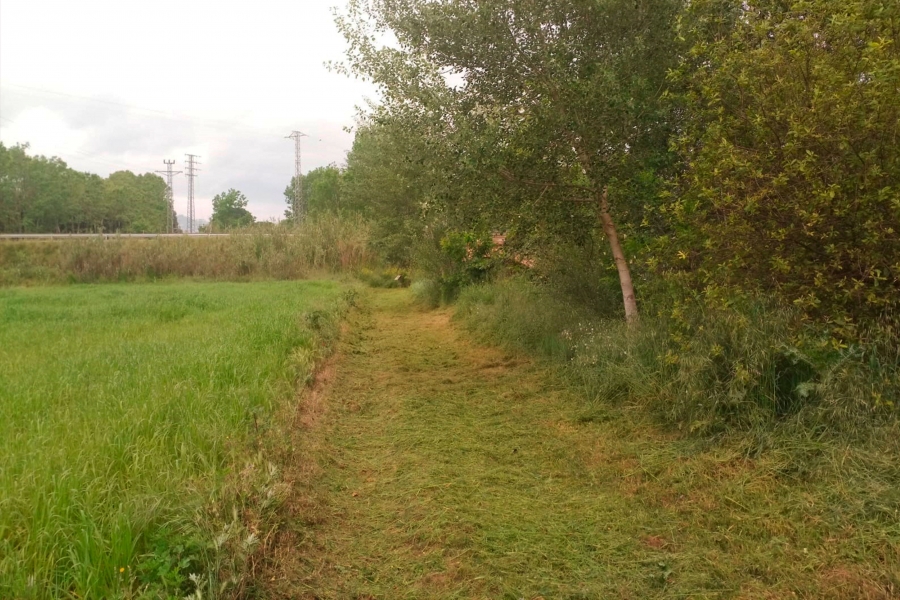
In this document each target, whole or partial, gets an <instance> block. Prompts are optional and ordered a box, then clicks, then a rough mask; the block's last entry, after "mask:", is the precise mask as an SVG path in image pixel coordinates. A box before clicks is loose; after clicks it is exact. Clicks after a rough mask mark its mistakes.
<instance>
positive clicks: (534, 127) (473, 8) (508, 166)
mask: <svg viewBox="0 0 900 600" xmlns="http://www.w3.org/2000/svg"><path fill="white" fill-rule="evenodd" d="M677 7H678V3H677V2H675V1H672V0H649V1H644V2H638V3H635V2H633V1H625V0H561V1H555V2H549V1H540V0H479V1H475V0H456V1H443V0H372V1H364V0H354V1H352V2H351V4H350V7H349V9H348V11H347V14H346V16H345V17H343V18H341V19H339V25H340V26H341V28H342V30H343V31H344V33H345V35H346V37H347V38H348V40H349V42H350V46H351V50H350V56H349V64H348V66H349V68H351V69H354V70H356V71H357V72H359V73H362V74H364V75H366V76H368V77H370V78H371V79H372V80H374V81H375V82H376V83H378V84H379V85H380V86H381V88H382V91H383V97H384V106H383V110H384V111H386V112H387V113H389V114H391V115H393V116H395V117H396V118H399V119H401V120H402V121H404V122H407V123H415V124H417V125H418V126H419V127H418V128H417V132H418V133H419V134H420V135H422V137H423V139H425V140H426V141H430V142H432V145H431V148H430V150H432V154H434V155H435V162H434V163H433V164H436V165H438V167H437V168H438V169H439V170H440V169H442V168H443V169H444V170H445V171H447V172H450V173H452V177H451V179H452V181H451V186H450V188H449V190H450V191H452V192H453V193H454V194H455V198H453V199H451V200H462V201H466V200H468V201H469V202H471V204H470V205H469V208H470V209H476V210H481V211H484V212H485V213H490V212H491V210H492V209H494V208H496V209H503V212H505V213H506V214H507V215H511V216H519V215H521V214H522V213H523V212H527V213H530V214H534V213H535V211H534V210H532V208H533V206H534V205H535V204H540V202H542V201H543V202H544V203H545V205H543V206H542V207H541V208H542V209H543V210H540V211H539V212H540V214H542V215H543V216H544V217H546V218H548V219H552V220H557V221H558V220H559V219H562V220H566V218H568V219H570V220H573V224H577V223H578V222H582V221H583V216H584V207H581V208H579V207H578V206H577V205H575V204H589V205H590V206H591V207H592V212H594V214H596V217H597V220H598V222H599V225H600V228H601V229H602V232H603V234H604V235H605V236H606V239H607V241H608V243H609V247H610V252H611V255H612V256H613V258H614V261H615V266H616V268H617V271H618V274H619V279H620V283H621V287H622V292H623V300H624V306H625V313H626V317H627V318H628V319H629V320H630V321H633V320H635V319H636V318H637V314H638V312H637V303H636V299H635V293H634V287H633V284H632V281H631V272H630V267H629V261H628V258H627V257H626V256H625V252H624V249H623V246H622V243H621V236H620V232H619V226H618V224H617V223H618V221H619V220H620V219H625V220H628V219H630V218H631V216H632V215H633V214H634V212H635V211H634V208H635V205H636V204H638V202H637V200H638V199H636V198H634V197H633V196H632V195H631V194H630V191H631V190H632V189H633V188H634V186H633V185H632V182H633V181H635V180H637V179H640V178H641V177H644V178H645V177H646V176H647V175H646V173H645V171H646V169H647V168H648V165H652V164H653V161H652V160H649V159H648V157H651V156H654V155H665V154H666V153H667V150H666V142H667V134H668V129H669V128H670V126H671V119H670V115H669V114H668V113H667V112H666V107H667V104H666V103H665V102H663V93H664V91H665V89H666V73H667V69H668V68H669V66H670V65H673V64H674V63H673V61H674V60H675V58H676V53H675V52H674V50H673V49H674V44H675V38H674V33H673V24H674V13H675V11H676V9H677ZM381 31H390V32H391V33H392V34H393V35H394V36H395V38H396V40H397V44H396V45H395V46H393V47H382V46H378V45H377V43H376V40H377V39H379V36H378V35H377V34H378V32H381ZM410 115H412V118H410ZM426 156H429V157H430V154H429V155H426ZM451 160H454V161H455V162H456V163H457V165H458V168H453V167H450V166H448V165H449V162H450V161H451ZM476 174H477V175H479V176H480V177H475V176H474V175H476ZM651 175H652V174H651ZM479 179H480V181H479ZM499 179H503V180H505V181H506V182H507V183H508V187H507V189H505V190H501V189H497V188H496V187H495V181H496V180H499ZM437 198H439V196H438V197H437ZM479 198H480V199H481V201H482V203H483V204H482V205H481V206H480V207H479V206H478V204H477V202H478V199H479ZM485 205H492V206H485ZM529 205H530V206H529Z"/></svg>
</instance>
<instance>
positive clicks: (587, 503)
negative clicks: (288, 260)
mask: <svg viewBox="0 0 900 600" xmlns="http://www.w3.org/2000/svg"><path fill="white" fill-rule="evenodd" d="M354 319H355V320H354V322H353V324H352V327H351V330H350V332H349V334H348V335H346V336H345V337H344V339H343V341H342V342H341V343H340V345H339V354H338V357H337V358H336V359H335V362H334V363H333V365H332V366H331V368H329V369H328V370H326V371H325V375H324V376H323V380H322V382H321V384H317V385H319V387H316V388H314V389H313V391H312V392H310V393H309V395H307V396H306V397H305V401H304V402H303V407H304V408H303V412H301V413H300V415H299V416H298V427H297V430H296V435H295V442H294V446H295V447H294V452H293V454H292V455H291V457H290V459H291V461H292V465H293V466H292V467H291V468H290V469H289V472H292V473H294V475H293V479H292V488H293V492H292V499H291V500H289V506H290V513H289V519H288V522H289V525H290V526H289V527H288V528H287V530H288V531H287V533H285V534H284V535H283V537H282V538H281V539H280V540H279V543H278V545H277V550H276V551H274V552H273V554H272V556H271V560H270V561H269V565H268V566H269V568H268V570H267V571H266V575H265V581H264V582H261V583H262V585H264V587H265V593H266V595H267V596H268V597H274V598H323V599H324V598H529V599H536V598H635V599H638V598H640V599H644V598H685V597H689V598H747V599H749V598H833V599H835V600H836V599H838V598H841V599H844V598H846V599H854V598H855V599H860V600H862V599H865V600H880V599H886V598H892V597H896V595H897V594H898V588H897V583H896V582H897V573H898V565H900V556H898V552H897V549H898V543H897V541H898V531H897V527H898V526H897V520H896V518H895V517H894V518H893V520H891V517H890V516H889V515H888V514H886V513H883V512H879V511H880V509H879V508H878V507H877V506H876V505H873V504H877V503H875V502H873V503H872V504H870V505H865V506H856V507H855V508H854V510H853V511H851V510H850V509H848V508H847V507H848V506H853V504H852V503H853V502H856V501H857V500H859V498H858V497H856V496H854V495H853V494H854V493H853V490H847V489H840V487H835V480H834V479H833V478H831V479H829V478H828V477H825V475H826V474H827V472H826V471H825V470H817V468H816V467H815V466H813V467H811V468H810V470H807V471H804V472H795V471H792V470H791V469H792V466H791V464H790V463H789V462H785V459H784V456H783V455H781V454H779V453H777V452H773V453H768V454H762V455H760V456H751V455H749V454H748V453H747V452H746V451H745V450H743V449H742V446H741V445H740V444H739V443H730V442H728V441H727V440H726V441H724V442H722V441H720V442H719V443H716V444H711V443H708V442H703V441H702V440H698V439H696V438H694V439H687V438H684V437H683V436H679V435H677V434H676V433H672V432H666V431H661V430H660V429H659V428H658V427H656V426H654V425H653V424H652V423H650V422H649V421H648V420H647V418H646V416H645V415H644V414H643V413H642V412H641V411H640V410H638V409H634V408H628V407H624V406H621V407H610V406H602V405H595V406H589V405H586V404H585V402H584V400H583V399H582V398H581V397H579V396H578V395H577V394H576V393H575V391H573V390H574V388H573V387H572V386H570V385H568V383H567V382H566V381H564V380H561V379H560V377H559V376H558V374H556V373H555V372H554V371H553V370H552V369H551V368H550V367H548V366H546V365H543V364H541V363H536V362H533V361H531V360H529V359H527V358H526V357H523V356H521V355H516V354H511V353H508V352H505V351H503V350H500V349H497V348H493V347H487V346H484V345H480V344H477V343H474V342H473V340H472V337H471V336H470V335H469V334H467V333H464V332H461V331H459V330H458V329H456V328H455V327H454V326H453V325H452V324H451V323H450V320H449V313H448V312H446V311H432V312H423V311H418V310H416V309H415V308H412V306H411V305H410V301H409V296H408V294H407V293H406V292H402V291H385V292H375V293H374V300H373V307H372V311H371V313H365V312H363V313H358V314H357V315H356V316H355V317H354ZM823 451H824V450H823ZM820 464H821V465H822V467H821V469H825V468H826V467H825V465H828V464H832V463H831V462H829V461H822V462H821V463H820ZM886 493H887V492H886ZM838 498H843V499H842V500H841V501H840V502H839V501H837V499H838ZM854 511H855V512H854Z"/></svg>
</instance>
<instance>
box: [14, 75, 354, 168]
mask: <svg viewBox="0 0 900 600" xmlns="http://www.w3.org/2000/svg"><path fill="white" fill-rule="evenodd" d="M3 87H12V88H18V89H19V90H27V91H29V92H36V93H40V94H51V95H54V96H62V97H65V98H71V99H73V100H80V101H83V102H94V103H98V104H106V105H108V106H118V107H120V108H127V109H129V110H134V111H141V112H146V113H152V114H153V115H156V116H159V117H163V118H166V119H172V120H175V121H182V122H185V123H191V124H194V125H196V124H199V125H201V126H205V127H211V128H215V129H221V128H223V127H224V128H230V129H235V130H244V131H246V132H252V133H260V134H264V135H277V132H276V131H275V130H274V129H263V128H259V127H253V126H250V125H244V124H242V123H234V122H229V121H216V120H210V119H198V118H196V117H190V116H187V115H179V114H177V113H171V112H166V111H162V110H156V109H153V108H145V107H142V106H136V105H134V104H127V103H124V102H115V101H112V100H102V99H100V98H90V97H87V96H79V95H76V94H69V93H66V92H57V91H54V90H48V89H44V88H36V87H30V86H25V85H19V84H15V83H4V84H3ZM14 91H15V90H14ZM316 139H317V141H319V142H322V143H323V144H326V145H328V146H330V147H331V148H333V149H335V150H340V151H341V152H347V151H348V149H346V148H342V147H339V146H337V145H335V144H333V143H332V142H327V141H325V139H324V138H322V137H319V136H316Z"/></svg>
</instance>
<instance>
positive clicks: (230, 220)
mask: <svg viewBox="0 0 900 600" xmlns="http://www.w3.org/2000/svg"><path fill="white" fill-rule="evenodd" d="M212 206H213V212H212V217H210V219H209V225H207V226H206V229H207V230H208V231H228V230H229V229H239V228H241V227H249V226H250V225H253V223H255V222H256V217H254V216H253V214H252V213H251V212H250V211H249V210H247V197H246V196H244V194H242V193H241V192H239V191H238V190H236V189H234V188H232V189H230V190H228V191H227V192H222V193H221V194H216V196H215V197H214V198H213V201H212Z"/></svg>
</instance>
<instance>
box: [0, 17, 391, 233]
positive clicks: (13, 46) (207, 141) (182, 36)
mask: <svg viewBox="0 0 900 600" xmlns="http://www.w3.org/2000/svg"><path fill="white" fill-rule="evenodd" d="M343 2H344V0H283V1H278V0H252V1H244V2H237V1H229V0H218V1H212V0H210V1H200V0H179V1H177V2H176V1H168V0H155V1H154V2H147V1H144V0H127V1H123V0H85V1H82V2H76V1H73V0H2V2H0V140H2V141H3V143H5V144H7V145H12V144H15V143H19V142H28V143H29V144H31V152H32V153H33V154H44V155H47V156H59V157H60V158H62V159H63V160H65V161H66V163H67V164H68V165H69V166H71V167H72V168H75V169H78V170H80V171H90V172H92V173H98V174H100V175H104V176H106V175H108V174H109V173H111V172H113V171H117V170H122V169H130V170H132V171H134V172H137V173H144V172H148V171H155V170H157V169H164V168H165V167H164V165H163V162H162V161H163V159H175V160H176V161H177V162H176V164H175V168H176V170H183V166H184V155H185V153H187V152H190V153H194V154H199V155H200V156H201V158H200V159H199V160H200V162H201V163H203V164H202V166H201V169H202V172H201V173H200V176H199V177H198V179H197V183H196V202H197V209H196V212H197V217H198V218H208V217H209V214H210V212H211V199H212V197H213V196H214V195H215V194H217V193H219V192H222V191H225V190H227V189H228V188H232V187H233V188H237V189H239V190H241V191H242V192H244V194H245V195H246V196H247V198H248V199H249V206H248V208H249V209H250V210H251V211H252V212H253V213H254V214H255V215H256V216H257V218H259V219H263V220H267V219H271V218H281V217H282V214H283V211H284V206H285V205H284V198H283V191H284V188H285V187H286V186H287V185H288V183H289V182H290V178H291V176H292V175H293V170H294V152H293V150H294V145H293V142H292V141H291V140H288V139H284V136H286V135H288V134H290V132H291V131H292V130H294V129H297V130H300V131H303V132H304V133H307V134H308V135H309V137H308V138H304V140H303V172H304V173H305V172H307V171H308V170H310V169H313V168H316V167H319V166H323V165H327V164H329V163H332V162H334V163H338V164H341V163H343V161H344V158H345V155H346V151H347V150H349V149H350V146H351V144H352V141H353V135H352V134H351V133H347V132H345V131H344V130H343V128H344V127H350V126H352V125H353V117H354V114H355V106H357V105H362V104H364V101H365V98H374V97H375V96H376V93H375V90H374V88H373V87H372V86H371V85H369V84H367V83H364V82H361V81H357V80H354V79H349V78H347V77H346V76H344V75H340V74H337V73H332V72H329V71H328V69H327V68H326V67H325V66H324V64H323V63H324V62H325V61H329V60H340V59H341V58H342V56H343V52H344V47H345V43H344V39H343V37H342V36H341V35H340V34H339V33H338V32H337V29H336V28H335V26H334V21H333V17H332V13H331V7H332V6H338V7H339V8H341V7H343ZM174 190H175V208H176V210H177V211H178V213H180V214H184V213H185V205H186V202H187V196H186V193H187V183H186V181H185V179H184V177H183V176H178V177H176V179H175V185H174Z"/></svg>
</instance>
